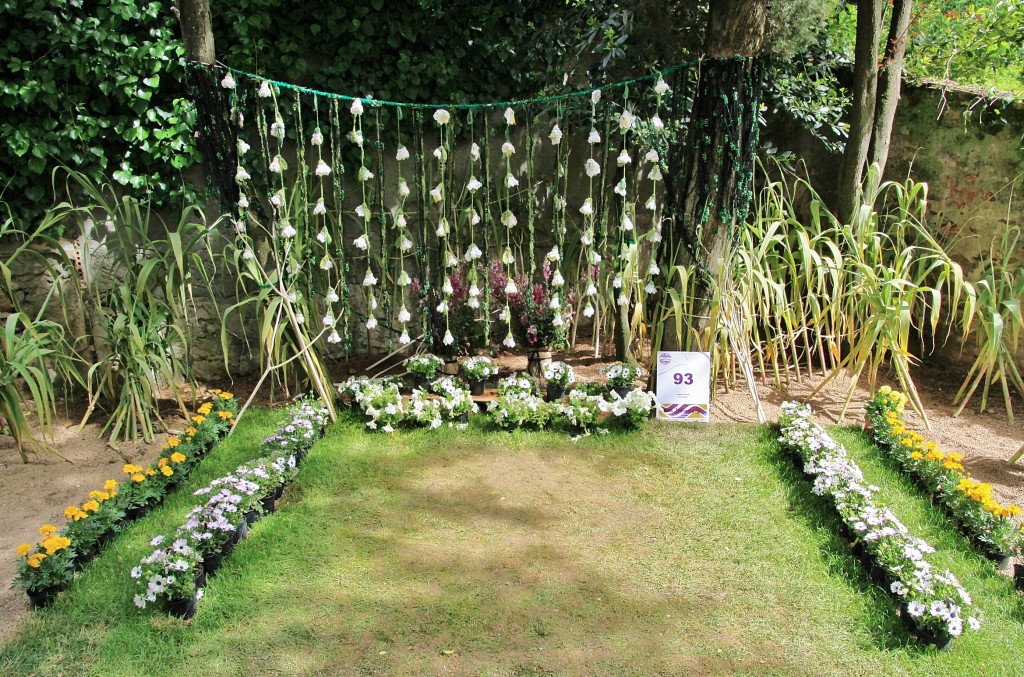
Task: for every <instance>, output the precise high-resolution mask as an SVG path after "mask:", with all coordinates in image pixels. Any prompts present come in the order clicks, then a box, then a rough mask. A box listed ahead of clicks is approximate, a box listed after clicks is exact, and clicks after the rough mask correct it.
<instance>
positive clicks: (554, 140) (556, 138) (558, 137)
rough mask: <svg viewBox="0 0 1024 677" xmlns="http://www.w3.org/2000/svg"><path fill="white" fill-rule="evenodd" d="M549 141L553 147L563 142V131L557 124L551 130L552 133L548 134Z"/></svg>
mask: <svg viewBox="0 0 1024 677" xmlns="http://www.w3.org/2000/svg"><path fill="white" fill-rule="evenodd" d="M548 139H550V140H551V145H552V146H557V145H558V144H560V143H561V142H562V130H561V129H559V127H558V125H557V124H556V125H555V126H554V127H552V128H551V133H550V134H548Z"/></svg>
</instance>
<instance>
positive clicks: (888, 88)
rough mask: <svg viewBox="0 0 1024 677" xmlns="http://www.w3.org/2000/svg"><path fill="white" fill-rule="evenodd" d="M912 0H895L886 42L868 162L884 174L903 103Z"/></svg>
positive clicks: (879, 77) (879, 76) (879, 75)
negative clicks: (898, 106) (894, 122)
mask: <svg viewBox="0 0 1024 677" xmlns="http://www.w3.org/2000/svg"><path fill="white" fill-rule="evenodd" d="M912 5H913V2H912V1H911V0H894V2H893V5H892V19H891V20H890V21H889V36H888V38H887V39H886V41H885V56H884V57H883V59H882V68H881V70H880V71H879V73H878V103H877V104H876V106H875V124H874V130H873V131H872V135H871V148H870V150H869V151H868V163H869V164H872V165H873V164H877V165H878V170H879V174H880V175H881V174H882V173H884V172H885V163H886V161H887V160H888V159H889V142H890V141H891V139H892V123H893V120H894V119H895V118H896V104H898V103H899V100H900V84H901V82H902V80H903V55H904V54H905V53H906V51H907V29H908V28H909V26H910V11H911V6H912Z"/></svg>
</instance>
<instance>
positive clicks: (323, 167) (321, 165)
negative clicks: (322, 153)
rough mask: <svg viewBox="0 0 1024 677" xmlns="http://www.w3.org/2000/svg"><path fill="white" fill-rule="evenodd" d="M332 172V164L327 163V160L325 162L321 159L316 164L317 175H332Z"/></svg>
mask: <svg viewBox="0 0 1024 677" xmlns="http://www.w3.org/2000/svg"><path fill="white" fill-rule="evenodd" d="M330 174H331V166H330V165H329V164H327V163H326V162H324V161H323V160H320V162H318V163H317V165H316V175H317V176H330Z"/></svg>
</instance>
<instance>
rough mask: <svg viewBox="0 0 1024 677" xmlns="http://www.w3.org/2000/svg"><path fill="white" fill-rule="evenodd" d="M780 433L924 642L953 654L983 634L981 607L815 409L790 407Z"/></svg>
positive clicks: (782, 418) (792, 404)
mask: <svg viewBox="0 0 1024 677" xmlns="http://www.w3.org/2000/svg"><path fill="white" fill-rule="evenodd" d="M779 428H780V432H781V434H780V436H779V442H780V443H781V444H782V447H783V448H784V449H786V450H788V451H790V452H792V453H794V454H795V455H796V456H797V457H798V458H799V459H800V460H801V461H802V462H803V464H804V466H803V471H804V473H805V474H807V475H809V476H812V477H813V478H814V488H813V490H812V491H813V492H814V493H815V494H817V495H819V496H827V497H828V498H830V499H831V501H832V503H833V505H834V507H835V508H836V511H837V512H838V513H839V516H840V518H841V519H842V520H843V523H844V525H845V526H846V528H847V530H848V531H849V534H850V535H851V536H852V537H853V541H852V543H851V546H852V547H853V548H854V552H855V553H858V555H859V557H861V558H862V559H863V560H865V563H866V564H867V565H868V566H869V567H870V569H871V572H872V576H873V578H876V579H881V581H883V582H885V583H887V585H886V589H887V590H888V592H890V593H892V594H893V595H894V596H895V597H896V598H897V599H899V600H900V616H901V617H902V618H904V619H905V620H906V621H908V622H909V623H911V624H912V625H913V626H914V627H915V628H916V630H917V637H918V639H919V640H920V641H921V642H922V643H925V644H934V645H935V646H937V647H939V648H940V649H945V648H948V646H949V645H950V644H951V643H952V641H953V639H954V638H955V637H957V636H959V635H960V634H962V632H963V630H964V628H965V627H969V628H970V629H972V630H977V629H978V628H979V627H980V621H979V620H978V618H977V617H976V616H975V615H971V616H967V617H966V618H964V617H963V616H961V613H960V612H961V611H969V610H970V608H971V607H972V606H973V603H972V601H971V598H970V595H968V593H967V591H966V590H965V589H964V588H963V586H961V585H960V582H959V581H958V580H957V579H956V576H954V575H953V574H952V573H951V572H949V571H948V570H947V571H945V572H943V573H941V574H935V573H933V571H932V569H933V567H932V565H931V563H929V562H928V561H927V559H926V557H925V555H926V554H927V553H931V552H934V551H935V549H934V548H932V547H931V546H930V545H929V544H928V543H926V542H925V541H924V540H922V539H920V538H917V537H915V536H912V535H911V534H910V532H909V530H908V529H907V528H906V526H904V525H903V524H902V523H901V522H900V521H899V520H898V519H897V518H896V516H895V515H894V514H893V513H892V511H891V510H889V509H888V508H886V507H884V506H877V505H875V503H874V501H873V500H872V494H873V493H874V492H875V491H877V487H873V486H870V485H868V484H867V483H866V482H865V481H864V476H863V473H862V472H861V470H860V467H859V466H858V465H857V464H856V463H855V462H854V461H853V460H852V459H850V457H849V456H848V455H847V453H846V449H845V448H844V447H843V445H841V444H839V443H838V442H836V441H835V440H833V439H832V437H831V436H830V435H829V434H828V432H826V431H825V429H824V428H822V427H821V426H820V425H819V424H818V423H816V422H815V421H814V419H813V417H812V415H811V408H810V406H809V405H805V404H800V403H798V402H784V403H783V404H782V415H781V416H780V417H779ZM943 592H945V593H947V594H942V593H943ZM954 595H955V596H954ZM965 620H966V623H964V621H965Z"/></svg>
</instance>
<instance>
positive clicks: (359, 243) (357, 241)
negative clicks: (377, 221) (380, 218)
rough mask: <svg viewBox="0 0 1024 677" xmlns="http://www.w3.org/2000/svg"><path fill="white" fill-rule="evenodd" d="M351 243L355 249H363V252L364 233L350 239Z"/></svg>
mask: <svg viewBox="0 0 1024 677" xmlns="http://www.w3.org/2000/svg"><path fill="white" fill-rule="evenodd" d="M352 244H353V245H355V248H356V249H359V250H360V251H364V252H365V251H366V236H365V235H360V236H359V237H357V238H356V239H355V240H353V241H352Z"/></svg>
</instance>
